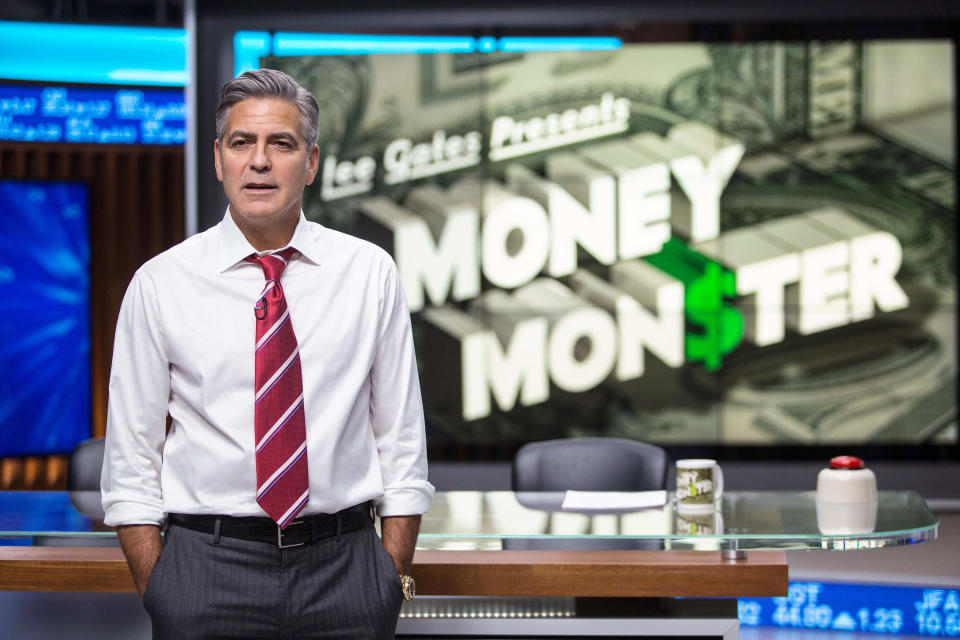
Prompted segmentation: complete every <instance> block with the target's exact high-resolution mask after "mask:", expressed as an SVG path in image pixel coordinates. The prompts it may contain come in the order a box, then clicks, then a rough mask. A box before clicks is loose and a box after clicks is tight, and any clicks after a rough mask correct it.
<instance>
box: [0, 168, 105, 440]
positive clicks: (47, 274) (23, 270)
mask: <svg viewBox="0 0 960 640" xmlns="http://www.w3.org/2000/svg"><path fill="white" fill-rule="evenodd" d="M88 202H89V194H88V188H87V185H85V184H80V183H74V182H21V181H14V180H0V318H2V320H0V371H2V372H3V373H2V377H3V381H4V384H3V389H4V390H3V393H2V394H0V457H7V456H28V455H46V454H65V453H69V452H70V451H72V450H73V448H74V447H75V446H76V445H77V444H79V443H80V442H81V441H82V440H84V439H86V438H89V437H90V434H91V414H90V410H91V409H90V240H89V230H88V220H89V211H88Z"/></svg>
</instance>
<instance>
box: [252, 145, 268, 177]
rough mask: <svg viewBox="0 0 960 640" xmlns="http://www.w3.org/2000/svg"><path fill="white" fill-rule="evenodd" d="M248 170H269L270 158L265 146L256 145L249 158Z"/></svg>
mask: <svg viewBox="0 0 960 640" xmlns="http://www.w3.org/2000/svg"><path fill="white" fill-rule="evenodd" d="M250 168H251V169H253V170H254V171H267V170H268V169H269V168H270V157H269V156H268V155H267V145H265V144H262V145H261V144H258V145H257V146H256V147H255V148H254V150H253V156H252V157H251V158H250Z"/></svg>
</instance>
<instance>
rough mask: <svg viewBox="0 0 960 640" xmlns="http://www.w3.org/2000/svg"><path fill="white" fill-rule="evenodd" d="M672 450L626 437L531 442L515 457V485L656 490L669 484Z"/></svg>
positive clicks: (528, 488) (537, 488)
mask: <svg viewBox="0 0 960 640" xmlns="http://www.w3.org/2000/svg"><path fill="white" fill-rule="evenodd" d="M669 462H670V461H669V458H668V456H667V452H666V451H664V450H663V449H661V448H660V447H658V446H656V445H652V444H646V443H645V442H638V441H636V440H627V439H624V438H569V439H564V440H547V441H544V442H531V443H530V444H527V445H524V446H522V447H520V450H519V451H517V455H516V456H514V458H513V477H512V485H513V490H514V491H654V490H657V489H666V488H667V467H668V465H669Z"/></svg>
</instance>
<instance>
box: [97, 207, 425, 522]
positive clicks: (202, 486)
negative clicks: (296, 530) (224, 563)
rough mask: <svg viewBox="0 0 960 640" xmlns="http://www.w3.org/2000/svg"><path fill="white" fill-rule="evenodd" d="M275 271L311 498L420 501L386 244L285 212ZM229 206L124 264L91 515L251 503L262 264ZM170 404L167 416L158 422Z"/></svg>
mask: <svg viewBox="0 0 960 640" xmlns="http://www.w3.org/2000/svg"><path fill="white" fill-rule="evenodd" d="M289 246H291V247H293V248H294V249H296V250H297V251H298V252H299V255H297V254H295V255H294V258H293V259H292V260H290V262H289V264H288V265H287V267H286V269H285V270H284V272H283V275H282V277H281V280H280V282H281V285H282V286H283V290H284V295H285V296H286V298H287V305H288V307H289V309H290V318H291V322H292V323H293V328H294V332H295V333H296V336H297V341H298V343H299V346H300V361H301V366H302V370H303V394H304V398H303V403H304V415H305V417H306V426H307V429H306V432H307V456H308V467H309V471H310V502H309V503H308V504H307V506H306V508H305V509H304V511H303V513H304V514H305V515H307V514H312V513H334V512H336V511H339V510H341V509H344V508H347V507H350V506H353V505H356V504H360V503H362V502H365V501H367V500H373V501H374V502H375V503H376V505H377V511H378V512H379V514H380V515H381V516H391V515H414V514H420V513H424V512H426V511H427V509H429V507H430V502H431V499H432V497H433V491H434V490H433V487H432V486H431V485H430V483H429V482H427V459H426V442H425V434H424V422H423V406H422V402H421V399H420V384H419V381H418V379H417V365H416V357H415V355H414V350H413V338H412V335H411V331H410V314H409V311H408V309H407V303H406V300H405V298H404V295H403V288H402V286H401V285H400V281H399V278H398V276H397V270H396V266H395V265H394V263H393V261H392V260H391V258H390V256H389V255H388V254H387V253H385V252H384V251H382V250H380V249H379V248H377V247H376V246H374V245H372V244H370V243H368V242H365V241H363V240H358V239H357V238H353V237H351V236H348V235H345V234H343V233H339V232H337V231H333V230H331V229H327V228H325V227H323V226H321V225H319V224H316V223H313V222H308V221H307V220H306V219H305V218H304V217H303V214H302V213H301V215H300V222H299V223H298V224H297V228H296V231H295V232H294V234H293V238H292V239H291V241H290V244H289ZM253 253H257V252H256V250H255V249H254V248H253V247H252V246H251V245H250V243H249V242H248V241H247V239H246V238H245V237H244V235H243V233H242V232H241V231H240V229H239V228H238V227H237V226H236V223H234V221H233V218H232V217H231V216H230V214H229V211H228V213H227V214H226V215H225V216H224V218H223V220H222V221H221V222H220V224H218V225H217V226H215V227H213V228H212V229H209V230H207V231H205V232H203V233H199V234H197V235H195V236H193V237H191V238H188V239H187V240H185V241H184V242H182V243H180V244H179V245H177V246H175V247H173V248H171V249H169V250H168V251H165V252H164V253H161V254H160V255H158V256H156V257H155V258H153V259H152V260H150V261H149V262H147V263H146V264H144V265H143V266H142V267H141V268H140V269H139V270H138V271H137V273H136V274H135V275H134V277H133V280H132V281H131V283H130V286H129V287H128V289H127V292H126V295H125V296H124V299H123V305H122V306H121V308H120V317H119V320H118V321H117V333H116V341H115V344H114V351H113V366H112V369H111V372H110V400H109V408H108V412H107V435H106V453H105V455H104V461H103V476H102V481H101V489H102V494H103V508H104V511H105V512H106V518H105V519H104V522H106V523H107V524H109V525H121V524H159V523H160V522H161V521H162V519H163V517H164V514H165V513H170V512H173V513H195V514H221V515H234V516H265V513H264V511H263V510H262V509H261V508H260V506H259V505H258V504H257V502H256V492H257V479H256V464H255V462H254V417H253V411H254V345H255V343H256V339H255V331H256V328H255V323H256V319H255V317H254V310H253V307H254V303H255V302H256V300H257V297H258V296H259V295H260V292H261V291H262V290H263V286H264V276H263V270H262V269H261V268H260V266H259V265H257V264H253V263H250V262H247V261H245V260H244V258H245V257H247V256H249V255H251V254H253ZM168 411H169V414H170V417H171V427H170V431H169V433H165V422H166V416H167V413H168Z"/></svg>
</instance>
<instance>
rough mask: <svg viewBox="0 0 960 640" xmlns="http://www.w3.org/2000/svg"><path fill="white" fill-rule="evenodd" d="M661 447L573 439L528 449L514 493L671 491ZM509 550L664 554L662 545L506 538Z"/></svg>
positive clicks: (517, 460)
mask: <svg viewBox="0 0 960 640" xmlns="http://www.w3.org/2000/svg"><path fill="white" fill-rule="evenodd" d="M669 464H670V459H669V457H668V456H667V452H666V451H664V450H663V449H661V448H660V447H658V446H656V445H652V444H646V443H644V442H637V441H636V440H626V439H623V438H569V439H563V440H547V441H545V442H532V443H530V444H527V445H524V446H523V447H521V448H520V450H519V451H517V455H516V456H514V458H513V468H512V478H511V480H512V486H513V490H514V491H654V490H659V489H666V488H667V468H668V466H669ZM503 548H504V549H662V548H663V544H662V543H661V542H660V541H656V540H653V541H651V540H622V539H616V538H602V539H594V540H585V539H574V538H570V539H535V538H505V539H504V540H503Z"/></svg>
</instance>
